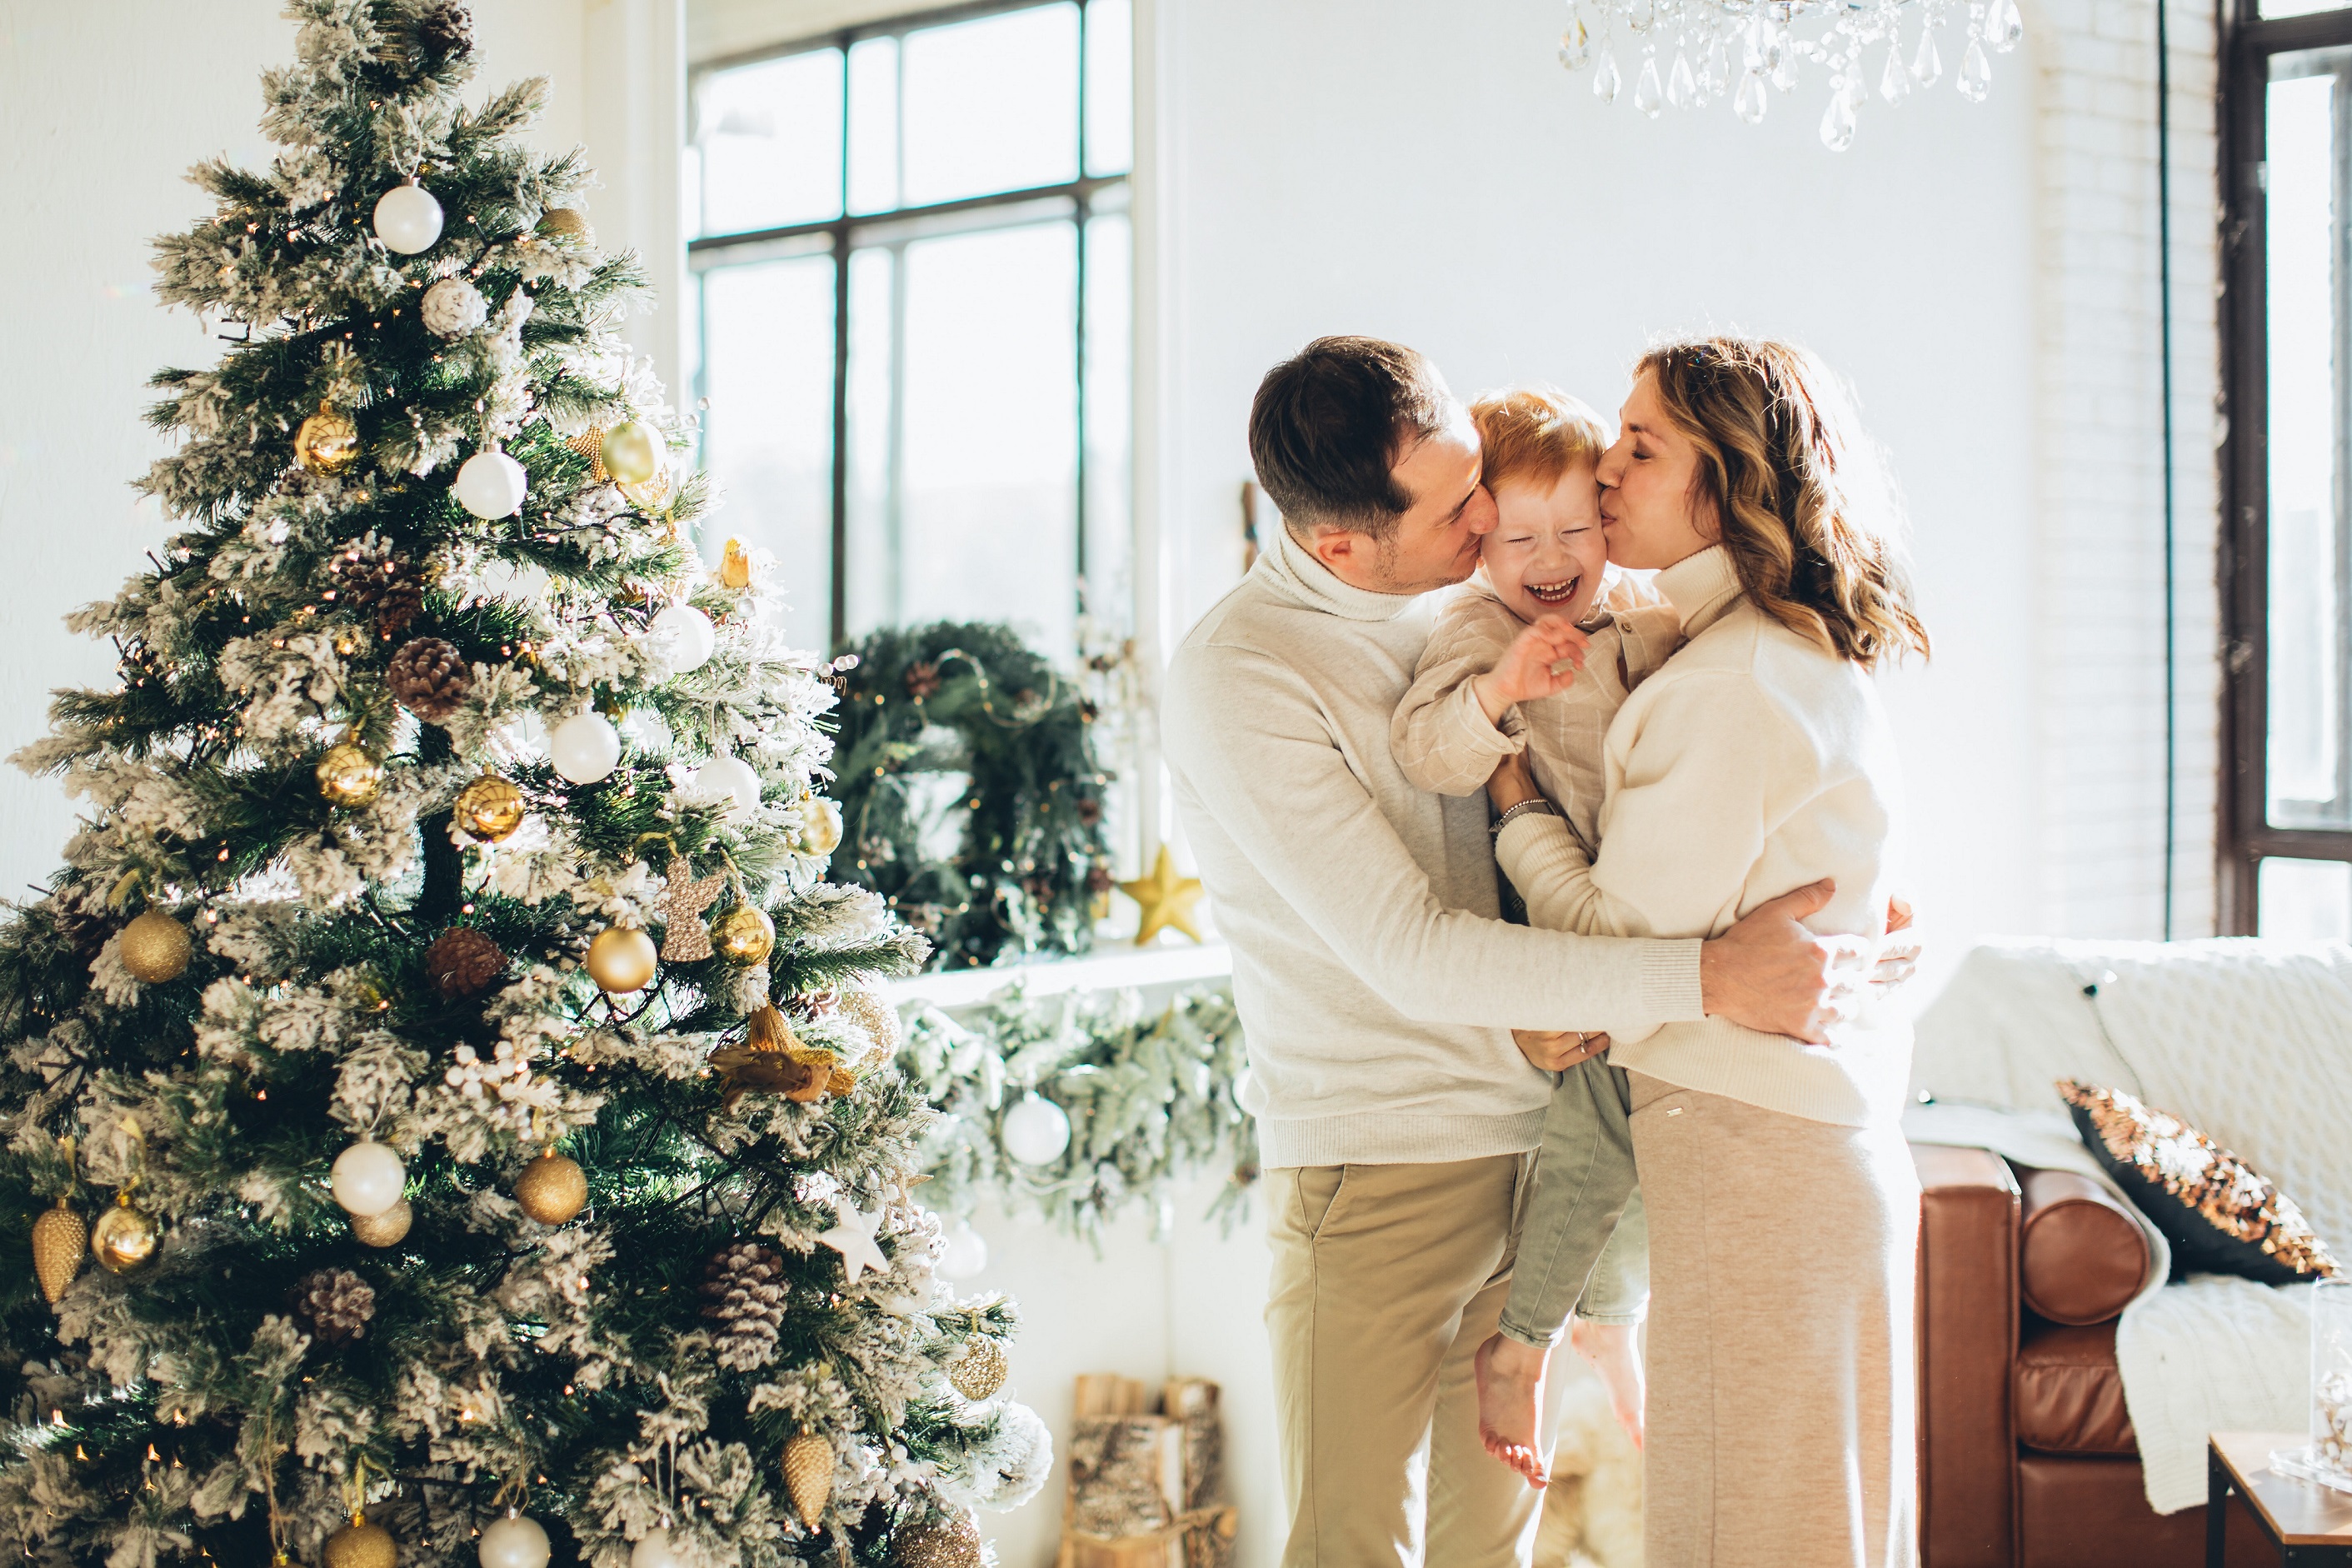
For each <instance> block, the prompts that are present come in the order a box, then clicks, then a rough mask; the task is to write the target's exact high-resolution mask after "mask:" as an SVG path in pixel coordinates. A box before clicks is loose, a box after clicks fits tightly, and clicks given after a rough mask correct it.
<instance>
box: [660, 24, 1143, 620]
mask: <svg viewBox="0 0 2352 1568" xmlns="http://www.w3.org/2000/svg"><path fill="white" fill-rule="evenodd" d="M1095 4H1096V0H971V3H968V4H963V5H944V6H939V7H936V8H933V9H930V10H926V11H916V12H909V13H908V14H907V15H904V16H889V17H886V18H883V19H881V20H879V21H875V22H867V23H861V24H859V25H858V26H851V27H843V28H837V29H835V30H834V31H831V32H827V33H823V34H818V35H814V36H812V37H801V38H795V39H793V40H792V41H790V42H787V43H782V44H776V45H772V46H769V47H762V48H760V49H756V50H751V51H748V52H745V53H742V54H735V55H728V56H724V57H722V58H716V59H709V60H702V61H698V62H697V63H696V64H695V65H694V67H693V68H692V69H691V70H690V72H689V73H688V97H689V101H691V100H692V96H693V94H694V93H695V91H696V90H697V89H698V86H699V84H700V82H701V80H702V79H703V78H705V77H707V76H710V75H714V74H716V73H718V72H719V71H724V70H731V69H735V68H740V67H742V66H750V65H758V64H760V63H761V62H762V61H766V60H775V59H782V58H787V57H789V56H792V55H802V54H814V53H815V52H817V51H819V50H822V49H838V50H839V51H840V52H841V72H842V83H841V86H842V91H841V117H842V120H841V184H840V195H841V212H840V215H839V216H835V217H830V218H824V219H819V220H816V221H814V222H810V223H796V224H785V225H782V226H776V227H772V228H761V229H746V230H743V231H741V232H740V233H734V234H718V235H698V236H697V237H694V238H692V239H689V240H688V241H687V246H686V252H687V267H688V271H689V272H690V273H691V274H692V275H693V282H694V288H695V289H696V293H697V298H698V299H699V296H700V290H701V288H702V274H703V273H704V272H705V271H706V270H708V268H709V264H705V265H702V266H698V265H697V264H696V263H697V258H708V257H720V256H723V255H724V254H725V253H726V252H728V251H730V250H738V249H749V250H751V252H752V253H753V254H754V255H756V254H757V251H758V249H759V248H760V247H770V246H773V245H775V244H777V243H778V242H780V241H783V242H789V241H794V240H807V239H811V238H815V237H824V238H825V239H827V240H829V241H830V254H831V255H832V258H833V411H832V412H833V474H832V480H833V488H832V500H831V505H832V511H833V516H832V527H831V533H830V540H831V544H830V556H831V559H830V563H829V566H828V573H827V574H828V576H829V577H830V579H831V582H830V584H829V585H828V592H827V599H826V614H827V621H826V626H827V631H826V637H827V642H828V646H830V647H832V648H833V649H834V650H835V652H838V651H840V650H842V649H843V648H845V647H847V646H848V644H849V642H850V640H851V639H850V637H849V328H850V321H849V273H850V267H849V261H850V257H851V255H852V254H853V253H854V252H855V251H856V248H857V247H858V243H859V239H858V237H859V235H860V233H861V232H870V231H872V230H876V229H887V228H889V227H900V226H907V225H909V224H916V223H920V222H921V221H922V220H925V219H929V218H940V217H949V216H955V215H958V214H962V213H977V212H982V211H985V210H987V209H990V208H992V207H1019V206H1023V205H1030V204H1040V205H1042V204H1045V203H1049V202H1054V201H1057V200H1058V201H1064V202H1066V203H1068V204H1069V211H1068V214H1067V216H1061V217H1054V218H1044V219H1040V220H1033V221H1045V222H1066V223H1068V224H1070V225H1071V226H1073V227H1074V229H1075V231H1076V238H1075V243H1076V261H1077V270H1076V279H1075V281H1074V287H1075V289H1076V315H1075V320H1074V323H1073V325H1074V329H1075V332H1076V353H1075V365H1076V388H1075V392H1076V421H1077V430H1076V437H1077V446H1076V458H1075V461H1074V465H1073V470H1072V475H1071V482H1072V485H1073V487H1074V490H1075V494H1074V495H1073V498H1072V508H1073V510H1072V513H1071V519H1072V522H1073V524H1074V532H1075V535H1076V563H1075V565H1076V575H1075V578H1074V582H1075V584H1076V595H1077V596H1078V604H1077V605H1076V610H1077V612H1078V613H1079V614H1080V615H1084V614H1085V613H1086V611H1087V607H1088V606H1087V604H1086V602H1085V599H1086V590H1087V220H1088V219H1090V218H1091V217H1093V216H1095V205H1096V201H1097V197H1098V196H1099V195H1102V194H1103V193H1105V192H1108V191H1119V192H1123V193H1127V194H1129V195H1131V194H1132V190H1133V185H1134V180H1135V170H1134V166H1133V164H1132V163H1130V164H1129V167H1128V168H1127V169H1125V170H1123V171H1121V172H1120V173H1118V174H1087V87H1088V81H1087V76H1088V67H1089V65H1090V63H1091V62H1090V59H1089V57H1088V55H1087V24H1088V22H1089V20H1090V19H1091V17H1090V14H1091V12H1092V10H1093V8H1094V5H1095ZM1047 5H1076V7H1077V13H1078V42H1077V49H1078V100H1077V125H1076V137H1077V171H1078V174H1077V178H1076V179H1074V180H1067V181H1064V182H1061V183H1060V184H1050V185H1031V186H1026V187H1024V188H1023V189H1020V190H1013V191H993V192H991V193H989V194H987V195H977V196H964V197H961V198H958V199H957V200H954V201H946V202H933V203H929V204H928V205H921V206H896V207H891V208H888V209H887V210H884V211H880V212H861V213H853V212H851V211H850V210H849V206H850V203H849V167H850V152H849V138H850V83H849V51H850V47H851V46H852V45H854V44H856V43H858V42H860V41H862V40H864V39H866V38H885V37H897V38H904V37H906V35H908V34H909V33H917V32H921V31H923V30H925V29H926V28H930V27H938V26H949V25H951V24H954V23H957V22H970V21H976V20H979V19H980V18H982V17H985V16H1003V15H1006V14H1008V13H1011V12H1015V11H1034V10H1039V9H1042V8H1043V7H1045V6H1047ZM900 111H901V113H903V112H904V106H903V105H902V106H901V110H900ZM704 177H705V178H708V175H707V174H706V175H705V176H704ZM901 194H902V195H903V193H901ZM721 264H722V265H723V263H721ZM695 331H696V332H697V333H698V334H699V335H701V337H702V340H703V341H702V347H703V348H704V350H705V352H703V353H699V354H698V355H697V357H696V366H695V377H694V379H695V387H694V392H695V395H696V397H697V398H702V397H707V396H708V395H709V390H710V389H709V363H710V358H709V353H708V352H707V351H708V344H709V337H708V334H709V312H708V311H706V310H702V309H700V308H699V307H698V308H697V310H696V311H695ZM982 618H984V617H982Z"/></svg>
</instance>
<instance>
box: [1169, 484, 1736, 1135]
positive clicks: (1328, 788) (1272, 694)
mask: <svg viewBox="0 0 2352 1568" xmlns="http://www.w3.org/2000/svg"><path fill="white" fill-rule="evenodd" d="M1428 635H1429V617H1428V615H1427V613H1426V610H1425V608H1424V607H1423V605H1421V603H1420V602H1419V601H1417V600H1415V599H1414V598H1413V597H1412V596H1411V595H1390V594H1375V593H1370V592H1367V591H1365V590H1363V589H1360V588H1355V587H1350V586H1349V584H1345V583H1342V582H1340V581H1339V579H1338V578H1337V577H1334V576H1333V575H1331V574H1330V572H1329V571H1328V570H1327V569H1326V568H1325V567H1324V565H1323V563H1321V562H1319V561H1317V560H1316V559H1315V558H1314V556H1313V555H1311V554H1309V553H1308V552H1306V551H1304V550H1301V549H1300V548H1298V546H1297V544H1296V543H1295V542H1293V541H1292V540H1291V538H1290V536H1289V533H1288V531H1286V530H1283V529H1276V531H1275V536H1274V544H1273V548H1272V549H1270V550H1268V551H1267V552H1266V553H1265V555H1263V556H1261V557H1260V558H1259V560H1258V563H1257V566H1256V568H1255V570H1254V571H1252V572H1251V573H1250V574H1249V576H1248V577H1247V578H1245V579H1244V581H1243V583H1242V584H1241V585H1240V586H1239V587H1237V588H1235V589H1234V591H1233V592H1232V593H1230V594H1228V595H1225V596H1224V598H1223V599H1222V600H1220V601H1218V603H1217V605H1216V606H1215V607H1214V608H1213V609H1212V610H1210V611H1209V613H1208V614H1207V615H1205V616H1202V617H1201V621H1200V624H1199V625H1197V626H1194V627H1193V628H1192V632H1191V633H1190V635H1188V636H1187V637H1185V638H1184V642H1183V646H1182V647H1180V648H1178V649H1177V651H1176V657H1175V658H1173V659H1172V660H1171V661H1170V664H1169V667H1168V678H1167V686H1166V689H1165V691H1164V693H1163V696H1162V699H1161V703H1160V739H1161V743H1162V747H1163V750H1164V752H1165V754H1166V757H1167V760H1168V766H1169V772H1170V773H1171V774H1172V775H1173V780H1174V784H1175V795H1176V806H1177V811H1178V814H1179V815H1180V816H1181V818H1182V821H1183V824H1184V833H1185V837H1186V838H1187V839H1188V840H1189V841H1190V843H1191V846H1192V853H1193V856H1194V857H1195V858H1196V859H1197V860H1198V862H1199V865H1200V869H1201V879H1202V881H1203V882H1205V883H1206V884H1207V885H1208V889H1209V898H1210V900H1211V902H1212V903H1213V905H1214V906H1215V909H1216V915H1217V928H1218V930H1219V931H1222V932H1223V935H1224V936H1225V938H1226V940H1227V941H1229V942H1232V944H1233V950H1234V1004H1235V1005H1236V1006H1237V1007H1238V1008H1239V1010H1240V1012H1241V1019H1242V1027H1243V1030H1244V1033H1245V1034H1246V1035H1247V1036H1248V1037H1249V1054H1250V1068H1251V1072H1250V1077H1251V1089H1250V1090H1249V1093H1248V1095H1247V1097H1246V1103H1247V1106H1248V1109H1249V1110H1251V1111H1253V1112H1255V1114H1256V1116H1257V1118H1258V1136H1259V1140H1260V1142H1261V1145H1262V1149H1263V1158H1264V1160H1265V1163H1266V1164H1268V1165H1270V1166H1277V1165H1336V1164H1345V1163H1351V1162H1352V1163H1364V1164H1413V1163H1441V1162H1444V1161H1450V1160H1468V1159H1475V1158H1478V1157H1480V1156H1484V1155H1490V1154H1507V1153H1518V1152H1523V1151H1525V1150H1528V1149H1532V1148H1534V1147H1535V1146H1536V1143H1537V1142H1538V1139H1539V1138H1540V1136H1541V1134H1542V1130H1543V1115H1544V1107H1545V1106H1546V1104H1547V1103H1548V1102H1549V1100H1550V1097H1551V1079H1550V1078H1549V1076H1548V1075H1546V1074H1543V1073H1539V1072H1538V1071H1536V1070H1535V1068H1531V1067H1529V1066H1528V1063H1527V1060H1526V1058H1523V1057H1521V1056H1520V1055H1519V1053H1518V1051H1517V1048H1516V1047H1514V1046H1513V1045H1512V1044H1511V1037H1510V1034H1509V1030H1510V1029H1511V1028H1513V1027H1525V1028H1538V1029H1610V1030H1615V1031H1619V1032H1625V1031H1631V1030H1638V1029H1645V1028H1650V1027H1654V1026H1656V1025H1658V1024H1659V1023H1662V1022H1664V1021H1665V1020H1668V1019H1674V1018H1696V1017H1699V1016H1702V1011H1703V1010H1702V1008H1701V1007H1700V1005H1699V986H1698V948H1699V944H1698V943H1697V942H1612V941H1606V940H1597V939H1594V938H1591V937H1581V936H1571V935H1567V934H1564V933H1562V932H1560V931H1530V930H1528V929H1527V928H1526V927H1524V926H1513V925H1506V924H1504V923H1503V922H1502V921H1499V920H1497V919H1496V918H1495V916H1496V904H1497V899H1496V887H1495V862H1494V859H1493V857H1492V855H1491V853H1490V852H1489V849H1488V847H1487V842H1486V802H1485V801H1484V800H1477V799H1454V800H1449V799H1446V798H1445V797H1444V796H1442V795H1430V794H1428V793H1427V792H1425V791H1423V790H1418V789H1415V788H1414V787H1413V786H1412V784H1410V783H1408V782H1407V781H1406V779H1405V776H1404V774H1403V773H1402V770H1400V769H1399V768H1398V766H1397V763H1396V758H1395V756H1394V755H1393V754H1392V753H1391V751H1390V749H1389V724H1390V720H1391V717H1392V715H1393V714H1394V712H1395V710H1396V705H1397V701H1398V700H1399V699H1400V698H1402V696H1403V695H1404V691H1405V688H1406V687H1407V686H1409V685H1410V684H1412V670H1413V663H1414V661H1415V660H1416V659H1417V658H1420V656H1421V649H1422V644H1423V641H1425V640H1426V638H1427V637H1428Z"/></svg>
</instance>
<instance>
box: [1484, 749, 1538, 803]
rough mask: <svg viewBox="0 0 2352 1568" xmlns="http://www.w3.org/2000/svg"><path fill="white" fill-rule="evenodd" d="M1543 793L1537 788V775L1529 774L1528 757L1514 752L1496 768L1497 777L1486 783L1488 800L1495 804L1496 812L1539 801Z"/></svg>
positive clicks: (1497, 764)
mask: <svg viewBox="0 0 2352 1568" xmlns="http://www.w3.org/2000/svg"><path fill="white" fill-rule="evenodd" d="M1542 796H1543V792H1542V791H1540V790H1538V789H1537V788H1536V781H1535V775H1534V774H1533V773H1529V772H1528V760H1527V758H1526V757H1524V756H1522V755H1520V754H1519V753H1518V752H1512V753H1511V754H1510V755H1509V756H1507V757H1505V758H1504V759H1503V760H1502V761H1501V762H1500V763H1496V766H1495V776H1494V777H1492V778H1490V779H1488V780H1487V781H1486V798H1487V799H1488V800H1491V801H1493V802H1494V803H1495V809H1496V811H1508V810H1510V809H1511V807H1513V806H1515V805H1519V804H1520V803H1521V802H1523V801H1530V800H1539V799H1541V798H1542Z"/></svg>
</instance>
